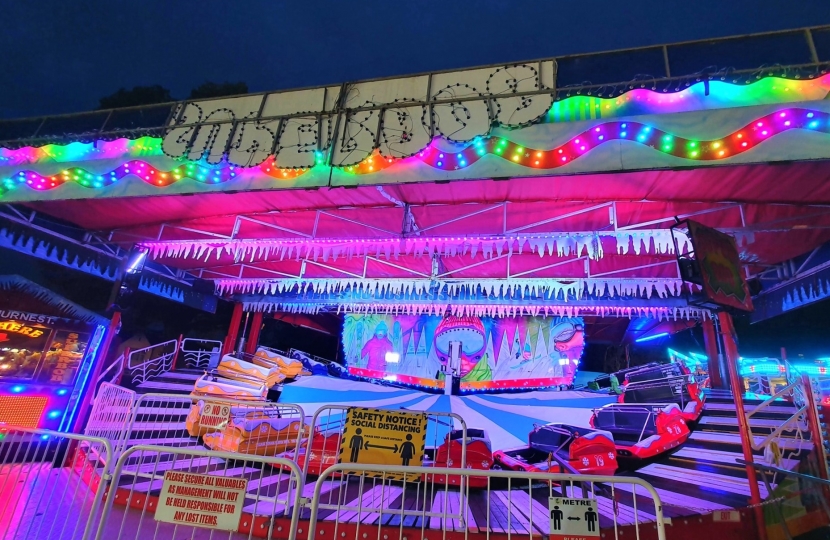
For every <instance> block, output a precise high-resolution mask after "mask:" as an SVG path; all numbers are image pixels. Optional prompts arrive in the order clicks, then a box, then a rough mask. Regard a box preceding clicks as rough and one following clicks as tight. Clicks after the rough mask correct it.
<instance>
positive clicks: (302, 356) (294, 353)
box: [286, 349, 333, 365]
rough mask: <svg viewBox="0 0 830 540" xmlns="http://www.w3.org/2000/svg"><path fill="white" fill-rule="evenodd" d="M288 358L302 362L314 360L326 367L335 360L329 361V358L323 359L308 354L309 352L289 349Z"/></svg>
mask: <svg viewBox="0 0 830 540" xmlns="http://www.w3.org/2000/svg"><path fill="white" fill-rule="evenodd" d="M286 356H288V358H291V359H292V360H300V361H302V360H306V359H308V360H313V361H315V362H319V363H321V364H326V365H328V364H331V363H333V360H329V359H328V358H323V357H322V356H315V355H313V354H308V353H307V352H305V351H301V350H299V349H288V354H287V355H286Z"/></svg>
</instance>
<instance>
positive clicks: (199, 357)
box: [179, 338, 222, 369]
mask: <svg viewBox="0 0 830 540" xmlns="http://www.w3.org/2000/svg"><path fill="white" fill-rule="evenodd" d="M179 350H180V351H181V352H182V360H183V361H184V365H185V366H187V367H189V368H191V369H208V368H209V367H210V366H211V365H215V364H216V363H218V362H219V358H220V357H221V356H222V342H221V341H217V340H214V339H197V338H185V339H184V340H182V343H181V346H180V349H179Z"/></svg>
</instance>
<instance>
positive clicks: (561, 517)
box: [548, 497, 599, 540]
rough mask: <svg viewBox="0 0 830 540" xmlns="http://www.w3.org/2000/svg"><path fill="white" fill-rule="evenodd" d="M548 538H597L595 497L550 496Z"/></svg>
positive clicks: (585, 539)
mask: <svg viewBox="0 0 830 540" xmlns="http://www.w3.org/2000/svg"><path fill="white" fill-rule="evenodd" d="M548 509H549V510H550V540H588V539H589V538H599V512H598V511H597V501H596V500H595V499H572V498H569V497H551V498H550V499H548Z"/></svg>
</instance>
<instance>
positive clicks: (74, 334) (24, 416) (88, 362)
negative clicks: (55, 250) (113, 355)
mask: <svg viewBox="0 0 830 540" xmlns="http://www.w3.org/2000/svg"><path fill="white" fill-rule="evenodd" d="M0 281H2V285H4V286H3V287H2V289H3V293H4V294H3V300H2V303H0V435H2V429H3V427H4V426H16V427H24V428H42V429H51V430H55V431H63V432H68V431H71V430H72V426H73V422H74V421H75V415H76V410H77V408H78V405H79V404H80V403H81V400H82V398H83V395H84V393H85V392H86V391H87V390H88V387H89V376H90V373H91V372H92V371H93V365H94V363H95V362H96V361H97V360H98V359H99V356H100V354H99V353H100V350H99V349H100V345H101V342H102V341H103V338H104V334H105V333H106V329H107V320H106V319H105V318H103V317H100V316H98V315H97V314H95V313H92V312H89V311H87V310H85V309H84V308H81V307H80V306H76V305H74V304H72V303H71V302H70V301H68V300H66V299H64V298H60V297H58V296H57V295H55V294H54V293H52V292H51V291H49V290H47V289H43V288H41V287H39V286H38V285H35V284H34V283H31V282H29V281H27V280H25V279H24V278H20V277H19V276H2V277H0ZM9 285H11V286H9ZM6 293H9V294H6ZM10 307H11V308H14V309H9V308H10ZM23 308H25V309H26V310H25V311H24V310H23Z"/></svg>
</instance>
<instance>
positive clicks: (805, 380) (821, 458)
mask: <svg viewBox="0 0 830 540" xmlns="http://www.w3.org/2000/svg"><path fill="white" fill-rule="evenodd" d="M801 384H802V385H804V399H805V400H806V401H807V424H808V425H809V426H810V439H811V440H812V441H813V448H814V449H815V453H816V459H817V461H818V465H819V477H821V478H822V479H824V480H827V479H828V471H827V456H826V455H825V453H824V441H823V440H822V438H821V424H820V423H819V420H818V410H817V409H816V401H815V396H814V395H813V385H812V384H811V383H810V377H809V376H808V375H802V376H801Z"/></svg>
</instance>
